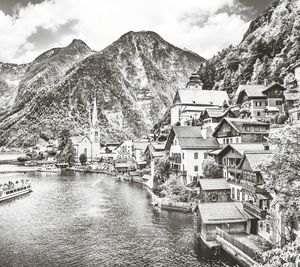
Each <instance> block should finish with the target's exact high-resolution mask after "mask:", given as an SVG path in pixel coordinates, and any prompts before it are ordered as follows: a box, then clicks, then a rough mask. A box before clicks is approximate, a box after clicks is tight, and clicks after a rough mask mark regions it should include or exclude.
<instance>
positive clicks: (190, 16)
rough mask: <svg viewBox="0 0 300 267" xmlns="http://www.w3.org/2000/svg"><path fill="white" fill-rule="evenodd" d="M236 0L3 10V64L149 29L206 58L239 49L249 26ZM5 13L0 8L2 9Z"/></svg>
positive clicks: (52, 0)
mask: <svg viewBox="0 0 300 267" xmlns="http://www.w3.org/2000/svg"><path fill="white" fill-rule="evenodd" d="M236 1H237V0H210V1H205V0H188V1H182V0H143V1H141V0H126V1H124V0H76V1H74V0H48V1H44V2H42V3H37V4H28V5H27V6H20V7H19V9H18V11H17V12H15V13H14V15H7V14H5V13H4V12H2V11H0V32H1V36H0V49H1V51H3V52H2V53H1V54H0V61H5V62H17V63H21V62H22V63H23V62H30V61H32V60H33V59H34V58H35V57H36V56H38V55H39V54H40V53H42V52H44V51H45V50H46V49H49V48H51V47H58V46H65V45H68V44H69V43H70V42H71V40H72V39H73V38H79V39H82V40H83V41H85V42H86V43H87V44H88V45H89V46H90V47H91V48H92V49H94V50H101V49H103V48H105V47H106V46H107V45H109V44H111V43H112V42H113V41H115V40H116V39H118V38H119V37H120V36H121V35H122V34H124V33H126V32H128V31H131V30H133V31H139V30H151V31H155V32H157V33H158V34H160V35H161V36H162V37H163V38H164V39H166V40H167V41H169V42H170V43H173V44H174V45H177V46H179V47H182V48H183V47H185V48H187V49H190V50H193V51H195V52H197V53H198V54H200V55H202V56H204V57H211V56H212V55H213V54H214V53H216V52H217V51H219V50H220V49H222V48H225V47H226V46H228V45H230V44H237V43H238V42H239V41H240V40H241V38H242V35H243V33H244V32H245V30H246V28H247V26H248V22H247V21H246V19H245V18H244V17H243V16H242V14H241V12H240V13H239V12H238V11H236V10H237V8H236V7H237V6H236ZM0 8H1V4H0Z"/></svg>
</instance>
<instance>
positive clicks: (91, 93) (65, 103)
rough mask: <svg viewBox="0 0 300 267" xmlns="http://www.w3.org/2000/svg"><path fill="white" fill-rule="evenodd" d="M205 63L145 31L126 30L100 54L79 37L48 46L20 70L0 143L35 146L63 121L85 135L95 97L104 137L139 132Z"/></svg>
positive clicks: (3, 118) (110, 138)
mask: <svg viewBox="0 0 300 267" xmlns="http://www.w3.org/2000/svg"><path fill="white" fill-rule="evenodd" d="M204 61H205V60H204V59H203V58H202V57H200V56H198V55H197V54H195V53H192V52H189V51H185V50H182V49H180V48H177V47H175V46H173V45H171V44H169V43H168V42H166V41H165V40H164V39H162V38H161V37H160V36H159V35H158V34H156V33H154V32H147V31H143V32H128V33H126V34H124V35H123V36H121V37H120V38H119V39H118V40H117V41H115V42H114V43H113V44H111V45H110V46H108V47H106V48H105V49H104V50H102V51H99V52H96V51H92V50H91V49H90V48H89V47H88V46H87V45H86V44H85V43H84V42H82V41H80V40H74V41H73V42H72V43H71V44H70V45H69V46H67V47H63V48H54V49H51V50H49V51H47V52H45V53H43V54H42V55H40V56H39V57H37V58H36V59H35V60H34V61H33V62H31V63H29V64H27V67H26V69H25V70H23V69H22V70H23V72H22V73H21V74H20V77H21V79H20V80H19V83H18V86H17V91H16V97H15V98H14V99H13V100H12V101H11V102H10V105H9V106H8V108H7V109H6V110H5V112H3V113H2V114H0V122H1V123H0V145H1V144H6V145H16V146H20V145H24V146H29V145H34V144H35V143H36V142H38V141H39V139H40V138H42V139H45V140H47V139H49V138H56V137H57V134H58V133H59V131H60V130H61V129H63V128H64V127H68V128H69V129H70V130H71V131H72V134H82V133H84V131H85V130H86V129H87V128H88V124H89V112H90V108H91V103H92V100H93V98H94V97H96V99H97V108H98V114H99V120H100V122H101V138H102V142H113V141H119V140H122V139H123V138H136V137H138V136H141V135H142V134H144V133H146V132H147V131H148V130H149V129H151V127H152V126H153V125H154V123H155V122H157V121H158V120H159V119H160V118H161V117H162V116H163V115H164V113H165V112H166V110H167V108H168V107H169V105H170V104H171V101H172V98H173V96H174V94H175V91H176V89H177V88H178V87H184V86H185V84H186V82H187V81H188V77H189V76H190V74H191V73H192V72H194V71H195V70H197V69H199V66H200V65H201V64H202V63H203V62H204ZM0 78H1V74H0ZM0 86H1V84H0ZM3 90H4V91H6V90H7V89H5V88H4V89H3Z"/></svg>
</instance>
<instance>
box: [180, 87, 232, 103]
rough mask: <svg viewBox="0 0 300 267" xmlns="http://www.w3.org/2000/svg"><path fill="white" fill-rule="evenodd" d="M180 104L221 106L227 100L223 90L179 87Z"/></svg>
mask: <svg viewBox="0 0 300 267" xmlns="http://www.w3.org/2000/svg"><path fill="white" fill-rule="evenodd" d="M177 93H178V95H179V98H180V101H181V103H182V104H194V105H215V106H222V105H223V103H224V101H225V100H226V101H227V102H228V101H229V97H228V94H227V93H226V92H225V91H213V90H199V89H181V90H178V91H177Z"/></svg>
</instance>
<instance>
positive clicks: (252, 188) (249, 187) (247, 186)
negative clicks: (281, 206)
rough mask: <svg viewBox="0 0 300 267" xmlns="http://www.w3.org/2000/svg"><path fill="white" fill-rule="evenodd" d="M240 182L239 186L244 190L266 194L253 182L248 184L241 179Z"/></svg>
mask: <svg viewBox="0 0 300 267" xmlns="http://www.w3.org/2000/svg"><path fill="white" fill-rule="evenodd" d="M240 180H241V185H242V186H243V188H245V189H247V190H249V191H252V192H256V193H265V192H266V190H265V189H263V188H260V187H259V186H258V185H257V184H256V183H255V182H250V181H247V180H245V179H243V178H241V179H240Z"/></svg>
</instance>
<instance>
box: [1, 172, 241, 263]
mask: <svg viewBox="0 0 300 267" xmlns="http://www.w3.org/2000/svg"><path fill="white" fill-rule="evenodd" d="M0 169H1V166H0ZM26 176H27V178H30V179H31V181H32V184H33V190H34V191H33V192H32V193H30V194H28V195H25V196H22V197H19V198H18V199H15V200H10V201H8V202H4V203H0V212H1V217H0V265H1V266H238V265H237V264H236V263H235V262H234V261H233V260H232V259H231V258H229V257H227V256H226V255H224V254H221V255H218V256H214V255H213V254H212V253H210V251H208V250H207V249H205V247H204V246H203V245H201V244H200V243H199V242H197V241H196V240H194V237H193V216H192V215H187V214H182V213H177V212H167V211H155V210H153V208H152V207H151V205H150V201H149V199H148V198H147V195H146V192H145V191H144V190H143V189H142V188H141V187H140V186H135V185H130V184H127V183H117V182H114V181H113V180H111V178H110V177H108V176H105V175H101V174H70V173H69V174H68V173H65V174H62V175H56V174H50V173H48V174H47V173H36V174H35V173H27V174H26ZM17 177H24V176H23V175H22V174H5V175H1V176H0V180H1V181H7V180H9V179H10V180H15V178H17ZM100 177H102V178H103V179H102V182H100V183H99V178H100Z"/></svg>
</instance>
